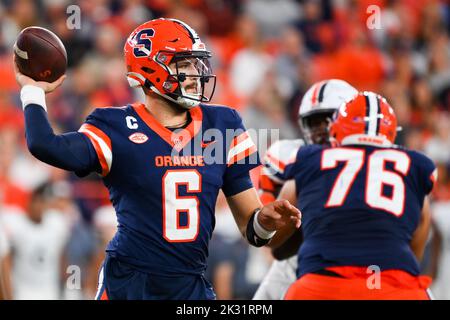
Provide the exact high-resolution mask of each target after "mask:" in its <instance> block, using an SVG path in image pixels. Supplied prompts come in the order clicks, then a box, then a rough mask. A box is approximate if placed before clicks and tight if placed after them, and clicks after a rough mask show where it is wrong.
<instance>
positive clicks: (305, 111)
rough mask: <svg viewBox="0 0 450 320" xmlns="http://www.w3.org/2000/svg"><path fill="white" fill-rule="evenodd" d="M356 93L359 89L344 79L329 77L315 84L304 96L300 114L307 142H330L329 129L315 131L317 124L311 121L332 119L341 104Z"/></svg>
mask: <svg viewBox="0 0 450 320" xmlns="http://www.w3.org/2000/svg"><path fill="white" fill-rule="evenodd" d="M356 94H358V90H356V89H355V88H354V87H352V86H351V85H350V84H349V83H347V82H346V81H344V80H339V79H329V80H324V81H319V82H316V83H315V84H313V85H312V86H311V87H310V88H309V89H308V91H306V93H305V95H304V96H303V99H302V102H301V104H300V108H299V114H298V117H299V119H298V120H299V124H300V129H301V130H302V133H303V136H304V138H305V140H306V142H307V143H309V144H313V143H318V144H324V143H328V141H329V140H328V129H326V131H324V129H323V128H322V129H317V130H321V131H322V132H320V133H319V132H314V130H315V128H314V127H315V125H314V123H311V122H312V121H313V122H314V118H318V117H320V118H322V119H323V118H324V117H325V118H329V119H330V120H331V118H332V116H333V113H334V112H335V111H336V110H337V109H338V108H339V107H340V106H341V104H342V103H344V102H346V101H348V100H350V99H351V98H353V97H354V96H355V95H356ZM322 121H323V120H322ZM326 127H327V126H326Z"/></svg>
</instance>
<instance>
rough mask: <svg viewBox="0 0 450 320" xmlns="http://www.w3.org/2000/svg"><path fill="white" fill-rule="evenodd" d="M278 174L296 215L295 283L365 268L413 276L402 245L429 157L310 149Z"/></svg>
mask: <svg viewBox="0 0 450 320" xmlns="http://www.w3.org/2000/svg"><path fill="white" fill-rule="evenodd" d="M286 171H287V177H288V178H294V179H295V184H296V193H297V197H298V198H297V199H298V204H297V205H298V208H299V209H300V210H301V211H302V230H303V234H304V242H303V244H302V246H301V247H300V249H299V254H298V262H299V263H298V272H297V273H298V274H297V275H298V277H300V276H302V275H304V274H306V273H309V272H314V271H318V270H321V269H324V268H326V267H331V266H370V265H377V266H379V267H380V268H381V270H388V269H400V270H405V271H407V272H409V273H411V274H413V275H417V274H419V265H418V262H417V260H416V258H415V256H414V253H413V252H412V250H411V247H410V242H411V239H412V236H413V233H414V231H415V230H416V228H417V226H418V223H419V220H420V216H421V211H422V207H423V202H424V198H425V196H426V195H427V194H428V193H429V192H430V191H431V189H432V187H433V181H434V180H435V176H436V168H435V166H434V164H433V162H432V161H431V160H430V159H429V158H427V157H426V156H425V155H423V154H421V153H419V152H415V151H411V150H407V149H402V148H400V147H392V148H379V147H374V146H356V145H355V146H345V147H338V148H332V147H323V146H318V145H310V146H306V147H302V148H300V150H299V152H298V153H297V158H296V162H295V163H293V164H291V165H289V166H288V168H286Z"/></svg>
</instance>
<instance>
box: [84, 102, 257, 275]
mask: <svg viewBox="0 0 450 320" xmlns="http://www.w3.org/2000/svg"><path fill="white" fill-rule="evenodd" d="M189 114H190V118H191V122H190V123H189V125H187V127H185V128H184V129H182V130H175V131H172V130H169V129H168V128H165V127H163V126H162V125H161V124H160V123H159V122H157V121H156V119H155V118H153V116H152V115H151V113H150V112H149V111H148V110H147V109H146V108H145V106H144V105H143V104H134V105H128V106H126V107H122V108H102V109H96V110H95V111H94V112H93V113H92V114H91V115H89V116H88V118H87V120H86V122H85V124H83V125H82V127H81V128H80V130H79V131H80V132H82V133H84V134H85V135H86V136H87V137H88V138H89V140H90V141H91V143H92V145H93V146H94V148H95V150H96V153H97V156H98V159H99V162H100V164H101V174H102V176H103V181H104V184H105V186H106V187H107V188H108V190H109V193H110V199H111V202H112V204H113V206H114V208H115V211H116V213H117V220H118V231H117V233H116V235H115V237H114V238H113V239H112V240H111V242H110V243H109V245H108V247H107V252H108V253H109V254H110V255H111V256H113V257H115V258H117V259H119V260H120V261H123V262H126V263H128V264H130V265H132V266H134V267H136V268H137V269H139V270H142V271H144V272H149V273H153V274H163V275H167V274H180V273H181V274H201V273H203V272H204V270H205V268H206V258H207V256H208V242H209V240H210V238H211V234H212V231H213V229H214V225H215V218H214V210H215V205H216V199H217V195H218V192H219V190H220V189H222V190H223V192H224V193H225V195H226V196H231V195H234V194H237V193H239V192H241V191H244V190H246V189H248V188H250V187H252V184H251V181H250V179H248V172H249V171H250V170H251V169H252V168H254V167H257V166H258V165H259V164H260V163H259V159H258V154H257V151H256V146H255V144H254V143H253V142H252V139H251V137H250V136H249V134H248V132H246V131H245V128H244V126H243V124H242V120H241V118H240V116H239V115H238V113H237V112H236V111H234V110H232V109H230V108H227V107H221V106H207V105H200V106H198V107H195V108H193V109H190V110H189ZM242 177H246V179H241V178H242ZM240 179H241V180H240Z"/></svg>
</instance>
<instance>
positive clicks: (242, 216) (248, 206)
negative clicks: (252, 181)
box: [227, 188, 262, 236]
mask: <svg viewBox="0 0 450 320" xmlns="http://www.w3.org/2000/svg"><path fill="white" fill-rule="evenodd" d="M227 202H228V205H229V206H230V209H231V212H232V213H233V216H234V219H235V220H236V224H237V226H238V228H239V231H241V234H242V235H244V236H245V230H246V228H247V223H248V221H249V220H250V217H251V215H252V213H253V212H254V211H255V209H258V208H261V207H262V203H261V201H260V199H259V197H258V193H257V192H256V190H255V188H250V189H247V190H245V191H243V192H240V193H238V194H235V195H233V196H231V197H228V198H227Z"/></svg>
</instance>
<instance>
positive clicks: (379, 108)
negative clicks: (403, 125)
mask: <svg viewBox="0 0 450 320" xmlns="http://www.w3.org/2000/svg"><path fill="white" fill-rule="evenodd" d="M330 135H331V137H333V138H334V139H336V140H337V142H338V143H339V144H343V145H345V144H369V145H379V146H390V145H392V144H393V143H394V141H395V137H396V135H397V117H396V116H395V113H394V110H393V109H392V107H391V106H390V105H389V104H388V102H387V101H386V99H385V98H383V97H382V96H380V95H379V94H376V93H373V92H367V91H365V92H360V93H358V94H357V95H356V96H355V97H354V98H353V99H351V100H349V101H348V102H346V103H343V104H342V105H341V106H340V107H339V109H338V111H337V112H336V114H335V115H334V119H333V122H332V123H331V126H330Z"/></svg>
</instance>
